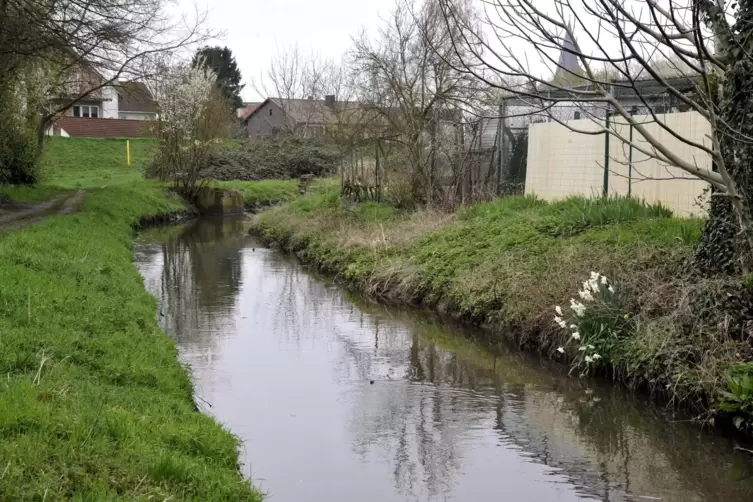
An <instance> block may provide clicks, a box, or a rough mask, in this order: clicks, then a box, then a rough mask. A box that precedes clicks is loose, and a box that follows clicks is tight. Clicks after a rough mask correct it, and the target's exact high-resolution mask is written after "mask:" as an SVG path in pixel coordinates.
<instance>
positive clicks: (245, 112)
mask: <svg viewBox="0 0 753 502" xmlns="http://www.w3.org/2000/svg"><path fill="white" fill-rule="evenodd" d="M259 106H261V103H243V108H240V109H239V110H238V116H239V117H240V119H241V120H246V119H248V117H249V116H251V114H252V113H254V112H255V111H256V109H257V108H259Z"/></svg>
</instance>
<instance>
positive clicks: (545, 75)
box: [439, 0, 753, 268]
mask: <svg viewBox="0 0 753 502" xmlns="http://www.w3.org/2000/svg"><path fill="white" fill-rule="evenodd" d="M439 2H440V5H441V8H442V13H443V17H444V20H445V22H446V24H447V25H448V26H449V27H454V28H457V29H458V30H459V34H460V36H455V37H453V44H454V46H455V48H456V51H457V52H458V54H459V56H461V57H460V60H461V64H460V65H459V66H458V69H459V70H461V71H464V72H466V73H467V74H469V75H473V76H475V77H476V78H478V79H480V80H482V81H483V82H485V83H486V84H488V85H489V86H491V87H495V88H498V89H501V90H502V91H504V92H505V93H506V94H507V95H514V96H517V97H518V98H520V99H522V100H525V102H526V103H527V104H528V105H529V106H530V107H531V108H533V109H535V110H536V112H537V113H543V114H546V115H548V116H549V118H550V119H551V120H554V121H557V122H560V123H562V124H563V125H565V126H567V127H569V128H571V129H573V130H576V132H582V133H584V134H610V135H613V136H616V137H618V138H619V140H620V141H621V142H623V143H624V144H628V145H630V146H631V147H632V148H633V149H635V150H636V151H639V152H641V153H643V154H644V155H646V156H649V157H652V158H655V159H657V160H659V161H660V162H662V163H665V164H666V165H670V166H675V167H677V168H679V169H681V170H682V171H684V172H685V174H686V175H687V176H689V177H693V178H699V179H702V180H704V181H707V182H708V183H709V184H710V185H711V186H712V187H713V189H714V194H713V195H714V202H715V203H718V204H722V205H724V204H727V205H731V207H732V208H734V214H735V215H736V219H737V221H736V226H737V228H738V229H739V231H740V233H739V235H740V236H741V237H742V239H741V243H742V248H743V249H744V252H743V253H742V255H740V256H739V258H740V259H741V260H742V263H743V264H744V266H745V267H746V268H747V267H748V266H750V265H753V254H751V251H753V219H752V218H751V212H750V208H751V196H752V195H753V191H751V188H753V187H751V181H750V180H749V176H748V173H749V172H750V167H749V162H750V161H749V160H745V159H753V157H752V156H751V155H750V153H748V152H749V151H750V150H751V146H752V143H751V141H753V130H751V126H750V125H747V124H746V123H745V121H743V120H742V116H740V115H739V112H740V110H741V108H740V103H739V102H738V103H736V99H737V101H739V97H738V98H735V96H736V94H735V93H737V94H739V91H740V90H743V89H741V88H738V87H739V85H740V84H741V83H742V82H750V79H751V78H753V77H752V76H751V70H750V68H751V66H750V63H751V49H753V47H751V44H753V37H751V36H750V35H751V33H753V28H752V27H751V23H750V21H751V19H749V18H750V17H751V14H750V13H749V11H750V8H749V6H743V4H747V3H748V2H737V3H735V5H730V6H727V5H725V2H724V0H713V1H712V0H704V1H691V0H662V1H660V0H645V1H642V2H637V1H629V0H582V1H578V2H573V1H571V0H552V1H551V2H541V1H534V0H484V1H483V3H484V4H485V23H484V28H483V29H479V27H477V26H473V25H471V24H469V23H468V22H467V21H466V20H465V19H464V18H463V16H462V13H461V12H460V11H459V10H458V8H457V5H456V2H454V1H453V0H439ZM737 4H739V5H740V7H739V8H737V7H736V5H737ZM478 47H482V48H483V52H481V51H479V50H478V49H477V48H478ZM561 51H564V53H565V56H564V57H563V58H558V55H559V54H560V52H561ZM469 55H470V57H469ZM574 62H576V63H577V64H575V65H573V63H574ZM731 68H736V70H735V71H736V73H737V75H738V77H740V78H741V79H742V80H738V82H737V83H734V82H731V80H730V79H729V75H728V74H729V71H730V69H731ZM553 75H554V76H553ZM521 80H522V84H521ZM511 82H515V84H512V83H511ZM688 89H691V90H690V91H689V90H688ZM657 94H661V95H664V96H666V97H669V98H671V99H672V100H673V101H674V103H676V104H677V105H678V108H679V109H681V110H684V111H694V112H697V113H699V114H700V115H701V116H703V117H704V118H705V119H706V120H707V121H708V122H709V124H710V125H711V131H712V132H711V135H710V138H708V139H709V141H707V142H699V141H693V140H692V139H691V138H688V137H687V136H684V135H683V134H681V133H680V132H679V131H677V130H675V129H673V128H672V127H671V126H670V125H669V124H668V123H667V122H666V121H665V120H664V119H663V117H662V116H661V115H660V114H658V113H656V111H655V109H654V107H653V106H652V103H653V102H654V100H655V98H656V95H657ZM625 96H629V97H630V100H632V101H636V100H637V101H639V102H640V103H641V104H642V105H643V107H642V108H643V109H644V110H645V113H646V114H647V115H648V116H649V121H648V122H647V121H646V120H644V119H639V118H636V117H635V115H634V113H633V110H631V109H630V107H628V106H626V105H625V99H624V97H625ZM563 103H570V104H572V103H576V104H577V105H578V106H579V107H580V108H581V109H582V110H584V112H585V115H586V116H587V117H588V118H591V119H592V121H593V123H594V124H596V127H589V128H587V129H586V130H584V129H582V128H581V129H577V128H574V126H573V125H568V124H567V123H566V122H565V121H564V120H562V119H561V117H559V116H558V114H557V113H555V111H556V110H557V108H558V106H560V105H562V104H563ZM742 109H743V110H745V111H746V112H749V110H750V106H747V107H743V108H742ZM522 113H526V114H528V113H531V111H530V109H529V110H527V111H524V112H522ZM607 115H612V116H618V117H620V119H621V121H624V122H625V123H626V124H629V125H630V126H631V127H632V128H633V129H634V130H635V131H636V132H637V133H638V134H637V135H636V137H640V141H638V140H631V138H630V137H626V135H625V134H623V133H622V132H620V130H615V129H613V128H609V127H608V126H607V122H606V121H605V120H604V118H605V116H607ZM746 120H747V122H750V120H749V119H746ZM648 123H655V124H658V126H659V127H660V128H661V129H662V130H664V131H666V132H667V133H669V134H670V135H672V136H673V137H675V138H676V139H678V140H679V141H682V142H683V143H685V144H687V145H689V146H691V147H693V148H695V149H697V150H698V151H700V152H704V153H705V154H707V155H709V156H710V157H711V159H712V161H713V168H711V169H709V168H707V167H706V166H702V165H698V164H696V163H694V162H690V161H687V160H685V159H683V158H680V156H678V155H677V154H676V153H675V152H674V151H672V150H671V149H670V148H668V147H667V146H666V145H665V144H663V143H662V141H660V139H659V138H658V137H656V136H655V135H653V134H652V133H651V132H650V130H649V127H647V125H648ZM743 152H745V153H744V154H743ZM716 199H719V200H720V201H722V202H718V201H717V200H716ZM712 219H713V215H712Z"/></svg>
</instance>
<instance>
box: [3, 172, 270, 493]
mask: <svg viewBox="0 0 753 502" xmlns="http://www.w3.org/2000/svg"><path fill="white" fill-rule="evenodd" d="M182 207H183V206H182V204H181V203H180V202H179V201H177V200H172V199H168V198H166V197H165V195H164V192H163V191H162V190H160V189H158V188H157V187H154V186H150V185H148V184H144V183H139V184H135V185H120V186H117V187H108V188H105V189H91V190H89V191H88V192H87V196H86V199H85V201H84V205H83V208H82V210H81V211H80V212H79V213H77V214H74V215H69V216H56V217H53V218H50V219H48V220H46V221H44V222H41V223H39V224H36V225H33V226H31V227H29V228H28V229H25V230H23V231H18V232H12V233H9V234H7V235H5V236H3V237H2V238H0V284H2V289H1V290H0V297H1V298H2V300H1V301H0V374H2V375H3V377H2V379H0V438H1V439H0V464H1V465H2V467H0V494H2V495H1V496H0V499H2V500H48V501H52V500H91V501H108V500H197V501H208V500H228V501H230V500H259V495H258V493H257V492H255V491H254V490H253V489H252V488H251V486H250V485H249V484H248V482H246V481H244V480H243V479H242V478H241V476H240V475H239V474H238V472H237V470H236V463H237V459H238V456H237V448H238V441H237V440H236V439H235V438H234V437H233V436H232V435H231V434H230V433H229V432H227V431H226V430H224V429H223V428H222V427H221V426H219V425H218V424H217V423H216V422H214V420H213V419H211V418H210V417H208V416H206V415H204V414H202V413H200V412H198V411H197V410H195V408H194V406H193V401H192V387H191V382H190V379H189V376H188V374H187V372H186V370H185V368H183V367H182V366H181V364H180V363H179V362H178V360H177V358H176V350H175V346H174V343H173V342H172V341H171V340H170V339H169V338H168V337H166V336H165V335H164V333H162V331H161V330H160V329H159V327H158V325H157V322H156V320H155V311H156V304H155V300H154V299H153V298H152V297H151V296H150V295H149V294H148V293H147V292H146V291H145V289H144V286H143V282H142V279H141V277H140V276H139V274H138V272H137V270H136V268H135V267H134V265H133V263H132V258H133V257H132V254H131V249H130V248H131V238H132V226H133V225H134V224H135V223H136V222H137V221H138V220H139V218H140V217H142V216H148V215H154V214H158V213H165V212H170V211H176V210H180V209H182Z"/></svg>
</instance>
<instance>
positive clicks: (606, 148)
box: [603, 108, 610, 197]
mask: <svg viewBox="0 0 753 502" xmlns="http://www.w3.org/2000/svg"><path fill="white" fill-rule="evenodd" d="M609 116H610V111H609V109H608V108H607V116H606V119H605V126H606V131H604V187H603V196H604V197H608V196H609Z"/></svg>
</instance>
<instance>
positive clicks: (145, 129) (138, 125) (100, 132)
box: [54, 117, 155, 138]
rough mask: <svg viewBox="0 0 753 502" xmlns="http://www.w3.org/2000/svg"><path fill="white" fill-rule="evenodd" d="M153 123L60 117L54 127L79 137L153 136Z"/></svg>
mask: <svg viewBox="0 0 753 502" xmlns="http://www.w3.org/2000/svg"><path fill="white" fill-rule="evenodd" d="M152 126H153V124H152V123H151V122H150V121H146V120H125V119H90V118H79V117H60V118H59V119H58V120H57V121H56V122H55V124H54V127H59V128H61V129H63V130H64V131H65V132H66V133H68V135H69V136H72V137H74V138H75V137H79V138H153V137H155V133H154V128H153V127H152Z"/></svg>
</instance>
